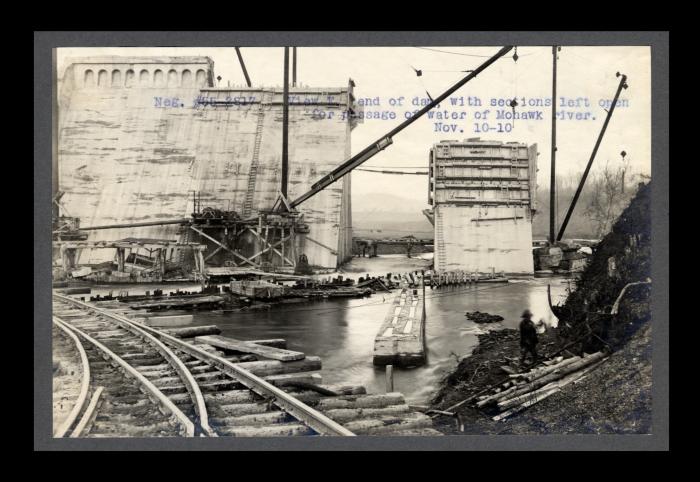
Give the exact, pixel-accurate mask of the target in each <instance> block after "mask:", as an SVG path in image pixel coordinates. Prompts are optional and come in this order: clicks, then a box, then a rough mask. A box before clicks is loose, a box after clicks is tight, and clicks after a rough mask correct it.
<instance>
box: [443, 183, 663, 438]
mask: <svg viewBox="0 0 700 482" xmlns="http://www.w3.org/2000/svg"><path fill="white" fill-rule="evenodd" d="M650 194H651V187H650V185H649V184H647V185H642V186H640V188H639V190H638V192H637V195H636V196H635V198H634V199H633V200H632V201H631V203H630V205H629V206H628V207H627V209H626V210H625V211H624V212H623V213H622V215H621V216H620V218H619V219H618V221H617V222H616V224H615V225H614V226H613V229H612V231H611V233H610V234H608V235H607V236H606V237H605V238H604V239H603V240H602V242H601V243H600V245H599V246H598V248H597V250H596V252H595V253H594V255H593V257H592V259H591V261H590V263H589V265H588V267H587V268H586V269H585V270H584V272H583V273H582V274H581V277H580V278H579V279H578V281H577V283H576V288H575V289H574V291H573V292H572V293H571V294H570V295H569V297H568V298H567V301H566V302H565V303H564V304H563V305H562V306H561V307H555V313H556V314H557V316H558V317H559V319H560V325H559V328H557V329H550V330H548V331H547V332H546V333H545V334H543V335H540V343H539V345H538V351H539V353H540V354H541V355H545V356H547V355H552V354H555V353H561V354H562V355H564V356H565V357H568V356H573V355H579V354H581V353H582V352H586V353H593V352H595V351H599V350H611V351H612V355H611V356H610V357H609V358H608V359H607V360H606V361H605V362H604V363H602V364H601V365H600V366H598V367H597V368H596V369H595V370H593V371H590V372H589V373H588V374H587V375H585V376H584V377H583V378H582V379H580V380H578V381H576V382H575V383H572V384H569V385H566V386H564V387H563V388H562V389H561V391H559V392H558V393H555V394H554V395H552V396H550V397H548V398H546V399H544V400H542V401H541V402H539V403H536V404H534V405H532V406H531V407H529V408H527V409H526V410H524V411H523V412H521V413H519V414H516V415H514V416H512V417H509V418H507V419H505V420H502V421H499V422H496V421H493V420H492V418H491V417H492V416H493V415H494V414H493V413H490V412H489V411H488V410H484V409H478V408H476V407H474V404H473V403H471V402H467V403H462V404H461V405H460V406H459V407H456V408H455V407H454V405H455V404H458V403H460V402H463V401H465V400H471V399H472V398H474V397H476V396H478V395H480V394H482V392H484V391H486V390H488V389H489V388H490V387H493V386H495V385H498V384H500V383H503V382H504V381H506V380H507V379H508V372H509V371H510V372H512V371H513V370H516V371H519V370H520V367H519V363H518V359H519V356H520V347H519V334H518V332H517V330H499V331H492V332H489V333H486V334H483V335H480V336H479V345H478V346H477V347H476V348H475V350H474V352H473V353H472V355H471V356H469V357H467V358H465V359H463V360H461V361H460V363H459V365H458V366H457V368H456V369H455V370H454V371H453V372H452V373H450V374H449V375H448V376H446V377H445V379H444V380H443V383H442V386H441V388H440V390H439V391H438V393H437V394H436V395H435V397H434V398H433V400H432V406H433V408H436V409H439V410H447V411H451V412H455V413H458V414H459V418H451V417H448V416H439V417H437V418H436V419H435V424H436V426H437V428H439V429H440V430H441V431H443V432H445V433H448V434H544V433H650V432H651V369H652V368H651V323H650V319H651V315H650V308H649V295H650V285H649V284H643V285H635V286H632V287H629V288H628V289H627V291H626V293H625V295H624V297H622V298H621V300H620V301H619V303H618V305H617V308H618V313H617V314H611V311H612V309H613V306H615V303H616V301H617V300H618V297H619V295H620V293H621V291H622V290H623V288H624V287H625V286H626V285H627V284H628V283H637V282H640V281H646V280H648V278H649V276H650V272H651V268H650V262H651V259H650V258H651V236H650V222H651V220H650V210H649V209H650V208H649V202H650ZM564 348H566V349H564ZM504 366H505V367H506V368H505V369H504V368H502V367H504ZM460 421H461V424H462V425H463V427H464V430H463V431H460V430H459V429H458V427H459V425H460Z"/></svg>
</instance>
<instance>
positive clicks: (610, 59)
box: [57, 46, 651, 207]
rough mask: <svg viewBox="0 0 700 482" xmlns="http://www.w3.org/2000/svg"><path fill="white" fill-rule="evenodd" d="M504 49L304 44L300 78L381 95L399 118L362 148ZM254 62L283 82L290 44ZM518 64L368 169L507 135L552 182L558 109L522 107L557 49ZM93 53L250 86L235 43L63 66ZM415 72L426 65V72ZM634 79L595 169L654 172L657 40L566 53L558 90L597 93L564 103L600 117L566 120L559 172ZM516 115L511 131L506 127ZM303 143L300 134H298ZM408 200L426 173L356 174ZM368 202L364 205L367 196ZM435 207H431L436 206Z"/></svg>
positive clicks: (486, 80) (544, 80) (412, 131)
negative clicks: (202, 68)
mask: <svg viewBox="0 0 700 482" xmlns="http://www.w3.org/2000/svg"><path fill="white" fill-rule="evenodd" d="M499 49H500V47H499V46H492V47H458V46H445V47H430V48H419V47H377V48H366V47H362V48H358V47H329V48H320V47H313V48H312V47H304V48H298V63H297V80H298V82H300V83H301V84H304V85H309V86H312V87H344V86H347V83H348V79H349V78H352V79H353V80H354V81H355V84H356V87H355V94H356V97H357V98H358V99H365V98H369V99H374V98H376V97H379V99H380V102H381V105H380V106H366V107H365V111H366V112H367V113H369V111H372V112H374V111H381V110H391V111H394V112H395V113H396V116H397V117H396V119H394V120H369V119H368V120H365V121H364V122H363V123H361V124H359V125H358V127H357V128H355V130H354V131H353V133H352V150H353V153H356V152H358V151H360V150H362V149H363V148H365V147H366V146H367V145H368V144H369V143H371V142H373V141H375V140H376V139H377V138H379V137H381V136H382V135H383V134H385V133H386V132H387V131H389V130H390V129H392V128H393V127H394V126H396V125H398V124H399V123H400V122H401V121H402V120H403V119H404V114H405V112H406V111H411V110H415V109H417V108H420V107H419V106H414V105H412V100H413V99H414V98H416V97H418V98H423V99H424V98H426V91H428V92H429V93H430V95H431V96H432V97H437V96H438V95H440V94H441V93H442V92H443V91H444V90H446V89H448V88H449V87H450V86H452V85H453V84H454V83H455V82H456V81H458V80H459V79H461V78H462V77H463V76H465V75H466V73H464V72H461V71H464V70H468V69H474V68H476V67H478V66H479V65H480V64H481V63H482V62H484V61H485V60H486V59H487V58H488V57H490V56H491V55H493V54H495V53H496V52H497V51H498V50H499ZM241 52H242V54H243V57H244V60H245V63H246V67H247V69H248V72H249V75H250V77H251V80H252V82H253V84H254V85H262V86H281V84H282V79H283V69H282V65H283V48H281V47H280V48H245V47H244V48H242V49H241ZM517 53H518V56H519V58H518V61H517V62H515V61H514V60H513V58H512V55H513V51H511V52H510V53H509V54H508V55H507V56H506V57H504V58H502V59H500V60H499V61H497V62H496V63H495V64H494V65H492V66H491V67H489V68H488V69H486V70H485V71H484V72H482V73H481V74H480V75H479V76H477V77H476V78H475V79H473V80H471V81H470V82H469V83H467V84H466V85H465V86H463V87H462V88H461V89H459V90H458V91H457V92H455V93H454V94H453V95H452V97H460V96H464V97H465V100H466V98H467V96H473V97H479V98H480V99H481V101H482V103H483V104H482V106H481V107H468V106H465V107H452V106H451V105H449V103H443V105H441V106H440V107H441V108H440V109H439V110H440V111H443V110H445V108H447V109H448V110H450V112H452V111H456V112H459V111H466V112H467V114H466V116H467V118H466V119H463V120H446V121H444V122H445V123H446V124H456V125H457V131H456V132H455V133H452V132H449V133H445V132H435V125H434V123H435V122H440V121H439V120H436V119H428V118H427V115H426V116H424V117H423V118H421V119H420V120H418V121H417V122H415V123H414V124H412V125H411V126H409V127H408V128H407V129H406V130H404V131H402V132H401V133H399V134H397V135H396V136H395V137H394V139H393V140H394V143H393V145H391V146H389V147H388V148H387V149H386V150H384V151H382V152H381V153H379V154H378V155H376V156H375V157H374V158H372V159H371V160H369V161H368V162H367V163H366V164H365V165H363V168H364V167H373V166H381V167H388V168H392V167H397V168H398V167H399V166H416V167H425V166H426V165H427V159H428V150H429V149H430V147H431V146H432V145H433V143H435V142H437V141H440V140H443V139H466V138H469V137H481V138H482V139H489V140H491V139H493V140H501V141H518V142H526V143H528V144H531V143H537V144H538V147H539V149H538V150H539V152H540V156H539V161H538V167H539V173H538V183H539V184H540V185H545V184H547V183H549V169H550V142H551V141H550V139H551V138H550V135H551V121H550V116H551V110H550V108H549V107H529V106H527V105H522V100H523V97H524V98H525V99H524V100H525V102H526V103H527V102H529V101H530V99H533V102H535V99H538V98H549V97H551V89H552V54H551V47H547V46H543V47H520V48H518V51H517ZM88 55H125V56H126V55H139V56H142V55H172V56H176V55H199V56H209V57H211V58H212V59H213V60H214V69H215V73H216V75H217V76H221V77H222V80H221V84H220V85H222V86H226V85H228V83H229V82H230V83H231V85H244V84H245V79H244V77H243V74H242V71H241V68H240V65H239V63H238V59H237V57H236V53H235V50H234V49H233V48H69V49H59V51H58V56H57V59H58V69H59V72H62V69H63V68H64V67H65V58H66V57H78V56H88ZM414 68H415V69H419V70H421V71H422V75H421V76H418V75H416V72H415V71H414ZM618 71H619V72H621V73H624V74H626V75H627V76H628V84H629V88H628V89H627V90H623V92H622V95H621V99H622V100H624V101H626V102H627V106H626V107H622V106H620V107H618V108H617V109H616V110H615V113H614V115H613V117H612V120H611V122H610V125H609V126H608V130H607V132H606V135H605V138H604V140H603V143H602V145H601V147H600V150H599V152H598V156H597V158H596V164H595V165H594V170H595V168H599V167H602V166H603V165H604V164H605V162H606V161H609V162H610V164H611V165H613V166H615V165H619V163H620V151H622V150H624V151H626V152H627V153H628V155H627V157H628V160H629V161H630V163H631V165H632V168H633V170H634V171H635V172H641V173H645V174H650V171H651V159H650V150H651V67H650V51H649V48H648V47H567V46H564V47H562V50H561V51H560V52H559V60H558V75H557V77H558V82H557V85H558V87H557V94H558V97H567V98H573V99H576V98H578V97H585V98H588V100H589V102H590V107H586V106H585V105H584V104H583V102H580V103H579V107H578V108H576V107H573V108H572V107H560V106H558V107H557V109H558V110H563V111H566V112H571V113H572V114H576V113H586V112H590V113H591V114H590V117H594V118H595V120H588V121H583V120H580V121H576V120H561V121H558V123H557V144H558V151H557V173H561V174H563V175H570V174H575V175H579V174H580V173H581V172H582V170H583V169H584V168H585V165H586V162H587V161H588V158H589V157H590V154H591V151H592V149H593V146H594V144H595V141H596V138H597V135H598V132H599V131H600V128H601V126H602V124H603V121H604V118H605V115H606V113H605V111H604V110H603V107H600V106H599V105H598V102H599V100H601V99H603V100H605V99H608V100H611V99H612V98H613V96H614V93H615V90H616V88H617V86H618V83H619V79H618V78H617V77H616V76H615V73H616V72H618ZM401 96H403V98H404V99H403V105H401V106H394V107H391V106H389V104H388V99H389V98H392V97H393V98H398V97H401ZM513 97H515V98H516V99H518V103H519V105H518V106H517V107H516V112H523V111H537V110H541V111H542V114H543V119H542V120H521V119H519V120H515V121H510V120H497V119H496V118H495V112H494V111H495V110H498V109H504V110H506V111H508V112H512V109H511V108H510V107H491V106H490V105H488V104H489V102H490V99H491V98H497V99H511V98H513ZM485 109H489V110H490V111H491V112H489V113H488V114H487V119H486V122H488V124H489V126H490V127H498V123H499V122H500V123H502V124H503V126H502V128H503V130H504V132H502V133H501V132H498V131H491V132H490V133H488V134H487V133H476V132H474V123H476V122H479V123H483V119H481V120H476V119H474V114H475V111H484V110H485ZM508 122H512V129H511V130H510V132H505V129H507V128H508V126H506V125H505V124H506V123H508ZM291 142H293V140H291ZM387 186H391V188H390V190H391V192H392V193H394V194H396V195H400V196H406V197H416V198H418V199H419V200H420V201H421V203H425V202H426V197H427V179H426V177H425V176H391V175H379V174H372V173H368V172H355V173H353V198H354V199H353V202H354V203H355V204H357V201H358V197H359V196H362V195H363V194H369V193H383V192H387ZM360 204H361V202H360ZM426 207H427V206H426Z"/></svg>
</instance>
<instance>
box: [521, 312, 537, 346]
mask: <svg viewBox="0 0 700 482" xmlns="http://www.w3.org/2000/svg"><path fill="white" fill-rule="evenodd" d="M535 345H537V328H535V324H534V323H533V322H532V320H531V319H529V318H523V320H522V321H521V322H520V346H528V347H530V346H535Z"/></svg>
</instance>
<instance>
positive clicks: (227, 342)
mask: <svg viewBox="0 0 700 482" xmlns="http://www.w3.org/2000/svg"><path fill="white" fill-rule="evenodd" d="M195 342H199V343H207V344H209V345H212V346H214V347H217V348H223V349H225V350H230V351H236V352H240V353H252V354H254V355H259V356H262V357H265V358H270V359H272V360H279V361H284V362H288V361H294V360H302V359H304V357H305V355H304V354H303V353H302V352H299V351H291V350H285V349H281V348H274V347H271V346H264V345H257V344H255V343H251V342H249V341H240V340H234V339H233V338H226V337H224V336H218V335H215V336H198V337H196V338H195Z"/></svg>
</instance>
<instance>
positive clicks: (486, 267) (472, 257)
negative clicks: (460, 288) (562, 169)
mask: <svg viewBox="0 0 700 482" xmlns="http://www.w3.org/2000/svg"><path fill="white" fill-rule="evenodd" d="M528 212H529V209H528V208H524V207H509V206H498V207H496V206H490V207H478V206H454V205H448V204H439V205H437V206H436V207H435V215H436V216H442V225H443V229H444V232H443V237H442V239H443V241H444V247H445V255H446V256H445V259H446V260H447V263H446V266H440V263H439V259H438V258H439V256H438V255H437V254H436V256H435V264H436V266H435V268H436V269H438V270H442V271H451V270H467V271H475V272H480V273H490V272H491V271H492V269H494V268H495V270H496V272H497V273H499V272H501V271H503V272H505V273H509V274H532V273H534V264H533V258H532V219H531V218H530V216H529V214H528ZM506 217H510V218H511V219H498V220H491V221H489V220H482V221H476V219H480V218H487V219H488V218H506ZM517 217H522V219H517ZM435 229H436V230H437V222H436V228H435ZM435 239H438V236H437V231H436V236H435ZM437 251H438V248H436V253H437Z"/></svg>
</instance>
